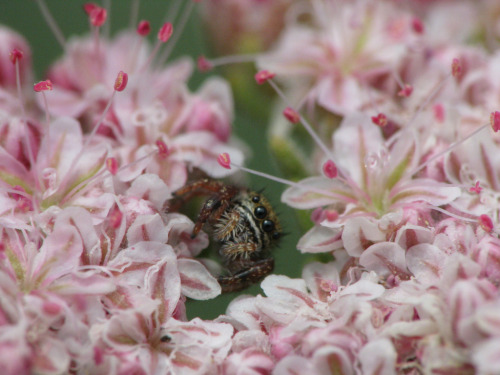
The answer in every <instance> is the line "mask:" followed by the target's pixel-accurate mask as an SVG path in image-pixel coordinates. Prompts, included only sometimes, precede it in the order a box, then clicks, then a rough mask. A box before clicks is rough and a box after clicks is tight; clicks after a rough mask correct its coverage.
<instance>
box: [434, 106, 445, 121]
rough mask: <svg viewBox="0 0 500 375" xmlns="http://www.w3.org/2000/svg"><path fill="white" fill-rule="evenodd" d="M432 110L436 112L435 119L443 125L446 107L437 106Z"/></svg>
mask: <svg viewBox="0 0 500 375" xmlns="http://www.w3.org/2000/svg"><path fill="white" fill-rule="evenodd" d="M432 110H433V111H434V117H435V118H436V120H437V121H439V122H441V123H443V122H444V117H445V116H444V107H443V105H442V104H439V103H438V104H435V105H434V106H433V107H432Z"/></svg>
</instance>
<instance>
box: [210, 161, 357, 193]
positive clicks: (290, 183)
mask: <svg viewBox="0 0 500 375" xmlns="http://www.w3.org/2000/svg"><path fill="white" fill-rule="evenodd" d="M217 161H218V162H219V164H220V165H221V166H222V167H224V168H226V169H231V167H235V168H238V169H240V170H242V171H243V172H247V173H250V174H253V175H255V176H259V177H264V178H267V179H268V180H272V181H276V182H279V183H282V184H284V185H288V186H293V187H296V188H298V189H301V190H305V191H309V192H311V193H317V194H321V195H324V196H327V197H331V198H335V199H342V200H343V201H348V202H354V200H353V199H349V198H347V197H346V196H341V195H339V194H335V193H333V192H331V191H328V190H323V189H316V188H314V187H311V186H303V185H301V184H299V183H297V182H293V181H290V180H286V179H284V178H280V177H276V176H273V175H270V174H267V173H264V172H259V171H256V170H254V169H250V168H246V167H243V166H242V165H238V164H235V163H233V162H232V161H231V157H230V156H229V154H228V153H226V152H224V153H221V154H219V156H218V157H217Z"/></svg>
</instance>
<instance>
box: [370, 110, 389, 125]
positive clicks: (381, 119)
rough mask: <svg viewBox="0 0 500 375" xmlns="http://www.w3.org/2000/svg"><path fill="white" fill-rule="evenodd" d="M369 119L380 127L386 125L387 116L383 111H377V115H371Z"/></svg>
mask: <svg viewBox="0 0 500 375" xmlns="http://www.w3.org/2000/svg"><path fill="white" fill-rule="evenodd" d="M371 119H372V122H373V123H374V124H375V125H377V126H379V127H381V128H383V127H384V126H386V125H387V116H386V115H384V114H383V113H379V114H378V115H377V116H372V118H371Z"/></svg>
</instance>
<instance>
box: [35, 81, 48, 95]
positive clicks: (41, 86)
mask: <svg viewBox="0 0 500 375" xmlns="http://www.w3.org/2000/svg"><path fill="white" fill-rule="evenodd" d="M33 90H35V91H36V92H40V91H50V90H52V82H51V81H50V79H47V80H45V81H41V82H38V83H36V84H35V85H34V86H33Z"/></svg>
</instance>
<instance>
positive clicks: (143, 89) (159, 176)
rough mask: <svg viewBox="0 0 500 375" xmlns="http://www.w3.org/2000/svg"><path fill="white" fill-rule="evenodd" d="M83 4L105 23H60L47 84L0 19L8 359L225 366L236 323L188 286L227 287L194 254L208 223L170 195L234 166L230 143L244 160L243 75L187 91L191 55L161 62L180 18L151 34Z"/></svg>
mask: <svg viewBox="0 0 500 375" xmlns="http://www.w3.org/2000/svg"><path fill="white" fill-rule="evenodd" d="M42 5H43V4H42ZM84 10H85V12H86V13H85V12H84V11H82V13H81V16H82V17H88V19H89V22H90V25H91V27H92V35H91V36H87V37H81V36H78V37H75V38H73V39H71V40H70V41H67V42H66V41H65V40H64V39H63V38H64V37H63V36H61V34H59V33H56V35H57V36H58V37H59V39H60V42H61V44H62V47H63V51H64V53H63V54H62V56H61V57H60V59H59V60H58V61H56V62H55V63H54V64H53V65H51V67H50V69H49V71H48V73H47V76H46V77H45V80H44V81H41V82H39V83H36V82H34V81H33V73H32V71H31V66H32V61H31V56H30V55H31V54H30V49H29V46H28V44H27V43H26V41H25V40H24V39H23V37H22V36H21V35H19V34H17V33H16V32H15V31H13V30H10V29H7V28H5V27H1V28H0V40H2V43H1V47H0V171H1V172H0V174H1V177H0V187H1V189H0V199H1V201H2V204H1V210H0V238H1V242H0V372H1V373H2V374H35V373H36V374H63V373H75V374H76V373H78V374H90V373H91V374H131V373H135V374H166V373H190V374H205V373H213V372H214V371H215V369H216V368H217V367H218V366H220V364H221V363H222V362H223V360H224V358H225V357H226V355H227V352H228V350H229V349H230V347H231V336H232V333H233V327H232V326H231V325H229V324H227V323H217V322H209V321H203V320H201V319H194V320H191V321H188V320H187V318H186V313H185V306H184V303H185V300H186V298H188V297H189V298H193V299H199V300H206V299H211V298H214V297H216V296H217V295H219V294H220V292H221V289H220V286H219V284H218V282H217V280H216V278H215V277H214V276H212V274H211V273H210V272H209V271H208V270H207V268H206V267H205V266H204V264H202V262H201V261H200V260H199V259H197V258H195V257H196V256H197V255H198V254H199V253H200V252H201V250H202V249H204V248H205V247H206V246H207V245H208V239H207V236H206V234H204V233H202V234H200V235H199V236H197V237H196V238H191V232H192V230H193V226H194V225H193V222H192V221H191V220H190V219H189V218H187V217H186V216H184V215H182V214H179V213H175V212H171V211H169V209H168V206H169V199H170V198H171V197H172V195H171V193H172V192H173V191H174V190H176V189H178V188H179V187H181V186H183V185H184V184H185V183H186V180H187V178H188V174H189V173H190V172H191V171H192V170H194V169H198V170H201V171H203V172H204V173H205V174H207V175H209V176H211V177H214V178H218V177H223V176H224V175H226V174H227V173H229V172H227V171H226V170H224V169H223V168H220V167H219V166H218V165H217V161H216V157H217V154H218V153H219V152H220V151H219V150H226V149H227V148H228V147H229V148H230V149H232V152H234V153H235V154H236V155H238V156H237V158H240V159H242V153H241V152H240V151H239V149H238V148H232V146H231V145H230V143H231V142H232V141H231V140H230V135H231V121H232V98H231V92H230V89H229V87H228V85H227V84H226V83H225V81H224V80H222V79H220V78H212V79H209V80H207V81H206V82H205V84H204V85H202V86H201V88H200V89H199V90H197V91H195V92H192V91H191V90H189V89H188V87H187V80H188V78H189V76H190V75H191V73H192V65H193V63H192V61H191V60H190V59H189V58H183V59H180V60H178V61H176V62H171V63H168V64H167V65H165V66H164V67H163V66H162V65H158V66H157V64H159V63H161V61H160V60H161V59H160V57H159V56H158V52H159V51H161V47H163V46H164V45H168V43H169V42H172V40H171V37H172V38H174V36H175V32H176V31H175V30H174V29H173V25H172V24H171V23H168V22H167V23H165V24H163V25H160V27H159V28H158V31H157V33H158V34H157V38H156V39H157V42H156V45H155V47H151V46H150V45H149V43H148V41H147V40H146V39H145V36H146V35H147V34H148V33H149V31H150V29H151V28H152V26H150V25H149V23H148V22H147V21H141V22H140V23H139V24H138V27H137V30H135V31H133V30H126V31H123V32H122V33H120V34H118V35H116V36H114V37H112V38H106V37H103V36H102V35H100V28H101V27H102V25H104V24H105V22H106V17H107V12H106V9H104V8H101V7H100V6H98V5H96V4H93V3H88V4H86V5H85V7H84ZM53 26H54V27H55V28H57V25H53ZM61 39H62V40H61ZM165 57H168V54H166V55H165V56H164V58H165ZM34 63H36V61H35V62H34Z"/></svg>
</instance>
